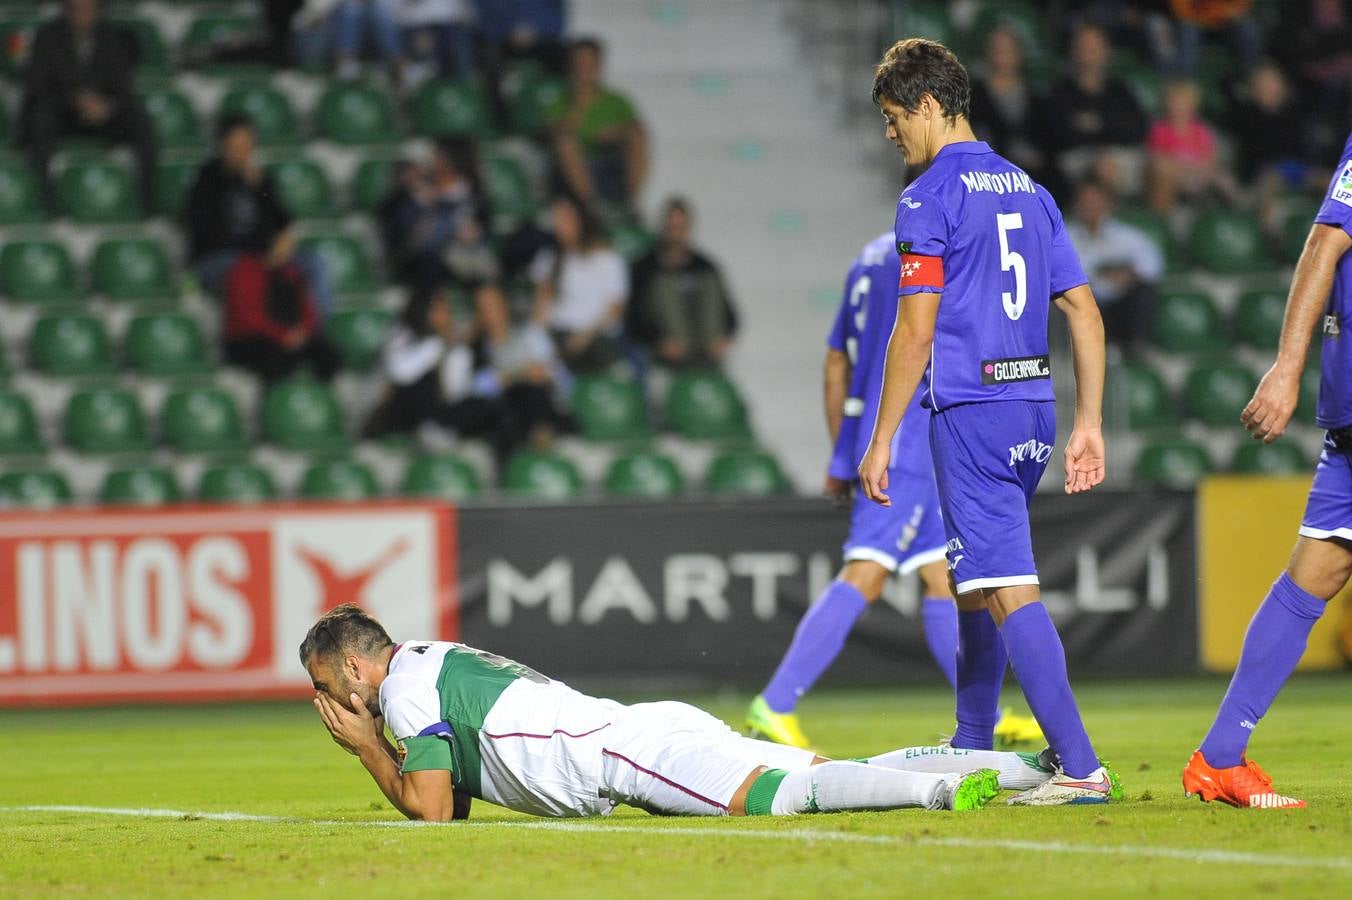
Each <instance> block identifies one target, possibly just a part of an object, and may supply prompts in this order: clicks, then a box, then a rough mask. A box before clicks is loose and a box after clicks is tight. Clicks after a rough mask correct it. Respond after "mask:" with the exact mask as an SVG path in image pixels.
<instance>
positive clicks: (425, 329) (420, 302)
mask: <svg viewBox="0 0 1352 900" xmlns="http://www.w3.org/2000/svg"><path fill="white" fill-rule="evenodd" d="M446 299H448V298H447V297H446V295H445V293H444V291H443V289H442V288H441V287H440V286H436V285H422V286H420V287H418V288H416V289H414V291H413V293H411V294H410V295H409V298H408V302H407V303H405V304H404V309H403V311H402V312H400V313H399V320H400V321H401V322H403V324H404V326H405V327H406V328H408V330H409V331H411V332H413V333H414V334H416V335H417V336H418V337H426V336H427V335H429V334H431V333H432V325H431V323H430V322H429V321H428V319H429V318H430V316H431V313H432V307H433V306H434V305H435V304H436V303H437V302H438V301H441V300H446Z"/></svg>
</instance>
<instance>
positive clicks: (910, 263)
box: [897, 253, 944, 288]
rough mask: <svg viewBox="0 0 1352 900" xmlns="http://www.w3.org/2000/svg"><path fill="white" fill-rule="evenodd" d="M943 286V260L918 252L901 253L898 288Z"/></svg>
mask: <svg viewBox="0 0 1352 900" xmlns="http://www.w3.org/2000/svg"><path fill="white" fill-rule="evenodd" d="M917 286H920V287H933V288H942V287H943V286H944V261H943V260H942V259H941V258H940V257H937V256H921V255H920V254H918V253H903V254H902V255H901V278H900V279H899V280H898V281H897V287H898V288H904V287H917Z"/></svg>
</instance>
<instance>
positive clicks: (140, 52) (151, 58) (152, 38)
mask: <svg viewBox="0 0 1352 900" xmlns="http://www.w3.org/2000/svg"><path fill="white" fill-rule="evenodd" d="M108 21H109V22H110V23H111V24H113V25H118V26H120V27H122V28H125V29H126V30H127V31H128V32H129V33H130V34H131V36H132V37H133V38H134V39H135V41H136V54H137V55H136V69H137V71H138V72H139V73H141V74H147V75H157V74H162V73H164V72H167V71H168V70H169V47H168V45H166V44H165V42H164V35H162V34H160V29H159V27H158V26H156V24H155V22H154V21H153V20H151V19H146V18H142V17H140V16H123V15H116V14H115V15H111V16H109V17H108Z"/></svg>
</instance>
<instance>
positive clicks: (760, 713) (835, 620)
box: [746, 498, 900, 747]
mask: <svg viewBox="0 0 1352 900" xmlns="http://www.w3.org/2000/svg"><path fill="white" fill-rule="evenodd" d="M899 530H900V527H899V525H898V524H897V514H896V513H895V512H894V511H893V510H892V509H884V508H882V507H880V506H877V505H876V504H874V503H870V502H869V501H868V500H867V499H864V498H859V499H856V501H855V505H854V511H853V514H852V516H851V526H850V536H849V538H848V539H847V540H846V542H845V564H844V566H842V567H841V570H840V573H839V574H838V575H837V576H836V579H835V580H834V581H832V582H831V583H830V584H829V585H827V587H826V590H825V591H823V592H822V595H821V596H820V597H818V598H817V601H816V602H815V603H813V604H812V606H811V607H809V608H808V611H807V612H806V613H804V614H803V618H802V620H801V621H800V622H799V623H798V628H797V630H796V631H795V632H794V635H793V641H792V642H791V643H790V644H789V648H788V650H787V651H785V653H784V658H783V659H782V660H781V661H780V663H779V667H778V668H777V669H776V670H775V673H774V675H773V676H772V677H771V678H770V681H769V683H768V684H767V685H766V686H765V690H764V691H762V692H761V693H760V694H759V695H758V696H757V697H756V698H755V699H754V700H753V701H752V702H751V708H750V709H749V710H748V711H747V717H746V726H747V730H748V731H749V732H750V733H751V734H752V735H754V736H758V737H763V738H765V739H766V740H770V741H775V742H776V743H781V744H789V745H791V746H795V747H806V746H808V739H807V736H806V735H805V734H803V730H802V727H801V726H800V724H799V722H798V717H797V714H796V712H795V710H796V709H797V707H798V700H799V698H800V697H802V696H803V694H805V693H807V691H808V690H810V689H811V687H812V686H813V685H814V684H816V682H817V679H818V678H820V677H821V676H822V674H823V673H824V672H825V671H826V670H827V669H828V668H830V666H831V663H833V662H835V660H836V657H837V656H839V655H840V652H841V650H843V649H844V647H845V639H846V638H847V637H848V636H849V634H850V630H851V629H852V628H853V627H854V623H855V622H856V621H858V619H859V617H860V616H861V615H863V614H864V611H865V610H867V609H868V607H869V605H870V604H871V603H873V602H874V601H876V600H877V599H878V598H879V597H880V596H882V592H883V587H884V586H885V585H886V583H887V578H888V576H889V575H890V574H891V573H892V571H894V570H895V569H896V567H897V558H896V556H895V553H896V550H895V543H896V539H897V537H896V536H897V533H898V531H899Z"/></svg>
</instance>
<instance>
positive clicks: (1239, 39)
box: [1148, 0, 1263, 75]
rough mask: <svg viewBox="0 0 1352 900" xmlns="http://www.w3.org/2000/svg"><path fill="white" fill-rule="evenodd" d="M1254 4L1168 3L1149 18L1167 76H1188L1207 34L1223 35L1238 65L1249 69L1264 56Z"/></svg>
mask: <svg viewBox="0 0 1352 900" xmlns="http://www.w3.org/2000/svg"><path fill="white" fill-rule="evenodd" d="M1252 13H1253V0H1169V2H1168V4H1167V8H1164V9H1159V10H1158V11H1156V12H1155V13H1154V14H1153V15H1151V16H1150V22H1149V27H1148V31H1149V34H1150V42H1151V49H1152V50H1153V52H1154V55H1155V59H1156V60H1157V61H1158V62H1159V63H1160V65H1161V66H1162V67H1163V68H1164V69H1165V71H1167V72H1172V73H1174V74H1175V75H1189V74H1192V73H1193V72H1195V71H1196V70H1197V60H1198V55H1199V52H1200V50H1201V47H1202V42H1203V40H1204V38H1205V37H1206V36H1207V35H1208V34H1216V33H1223V34H1224V35H1225V37H1226V38H1227V39H1228V40H1229V42H1230V45H1231V47H1233V48H1234V51H1235V56H1236V57H1237V60H1236V61H1237V62H1238V63H1239V64H1240V65H1241V66H1243V67H1245V68H1247V67H1249V66H1252V65H1253V64H1255V63H1256V62H1257V61H1258V60H1259V58H1260V57H1261V56H1262V54H1263V30H1262V28H1261V27H1260V26H1259V24H1258V22H1257V21H1256V20H1255V19H1254V18H1253V15H1252Z"/></svg>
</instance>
